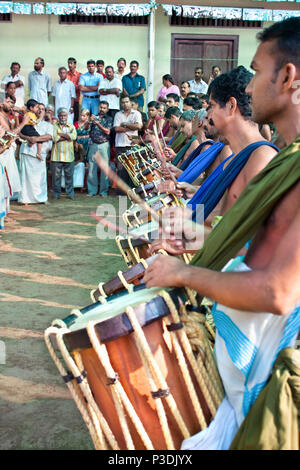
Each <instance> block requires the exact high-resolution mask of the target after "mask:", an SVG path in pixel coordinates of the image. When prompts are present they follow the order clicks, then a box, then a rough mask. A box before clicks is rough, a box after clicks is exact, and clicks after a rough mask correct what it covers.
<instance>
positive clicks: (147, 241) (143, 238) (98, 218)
mask: <svg viewBox="0 0 300 470" xmlns="http://www.w3.org/2000/svg"><path fill="white" fill-rule="evenodd" d="M90 215H91V216H92V217H93V218H94V219H95V220H97V221H98V222H100V223H101V224H102V225H104V226H105V227H107V228H111V229H112V230H117V231H118V232H120V233H123V234H124V235H129V236H130V237H132V238H134V239H135V240H141V241H142V242H144V243H149V240H147V238H145V237H139V236H138V235H135V234H133V233H132V234H131V233H128V232H127V230H124V229H122V228H121V227H119V226H118V225H115V224H113V223H112V222H109V221H108V220H105V219H103V218H102V217H100V216H99V215H97V214H95V212H93V211H91V212H90Z"/></svg>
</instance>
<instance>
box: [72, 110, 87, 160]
mask: <svg viewBox="0 0 300 470" xmlns="http://www.w3.org/2000/svg"><path fill="white" fill-rule="evenodd" d="M75 127H76V130H77V139H76V144H77V147H79V148H78V149H77V150H80V149H81V148H82V149H83V154H84V159H85V160H86V156H87V153H88V144H89V137H90V113H89V111H88V110H87V109H82V110H81V113H80V117H79V121H78V122H75Z"/></svg>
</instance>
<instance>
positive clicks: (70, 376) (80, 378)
mask: <svg viewBox="0 0 300 470" xmlns="http://www.w3.org/2000/svg"><path fill="white" fill-rule="evenodd" d="M86 376H87V373H86V371H85V370H83V371H82V373H81V375H79V376H78V377H74V375H73V374H72V372H70V371H68V374H67V375H62V378H63V379H64V382H65V383H68V382H71V380H74V379H75V380H76V382H77V383H78V384H80V383H81V382H83V380H84V379H85V378H86Z"/></svg>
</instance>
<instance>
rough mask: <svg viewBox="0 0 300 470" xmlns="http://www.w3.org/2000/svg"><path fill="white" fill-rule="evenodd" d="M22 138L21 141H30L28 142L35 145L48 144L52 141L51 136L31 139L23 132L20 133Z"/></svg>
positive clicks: (46, 135)
mask: <svg viewBox="0 0 300 470" xmlns="http://www.w3.org/2000/svg"><path fill="white" fill-rule="evenodd" d="M20 137H21V139H25V140H28V142H30V143H33V144H38V143H43V142H48V141H49V140H52V136H51V135H50V134H45V135H41V136H39V137H37V136H32V137H29V136H27V135H24V134H22V132H20Z"/></svg>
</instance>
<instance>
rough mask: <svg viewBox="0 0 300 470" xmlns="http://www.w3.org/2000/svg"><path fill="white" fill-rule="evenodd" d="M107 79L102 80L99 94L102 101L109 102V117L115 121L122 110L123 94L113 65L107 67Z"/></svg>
mask: <svg viewBox="0 0 300 470" xmlns="http://www.w3.org/2000/svg"><path fill="white" fill-rule="evenodd" d="M105 73H106V78H104V79H103V80H101V82H100V87H99V93H100V103H101V101H107V103H108V105H109V115H110V116H111V117H112V118H113V119H114V117H115V115H116V113H117V112H118V111H119V110H120V94H121V92H122V82H121V80H120V79H119V78H115V77H114V69H113V67H112V66H111V65H108V66H107V67H105Z"/></svg>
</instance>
